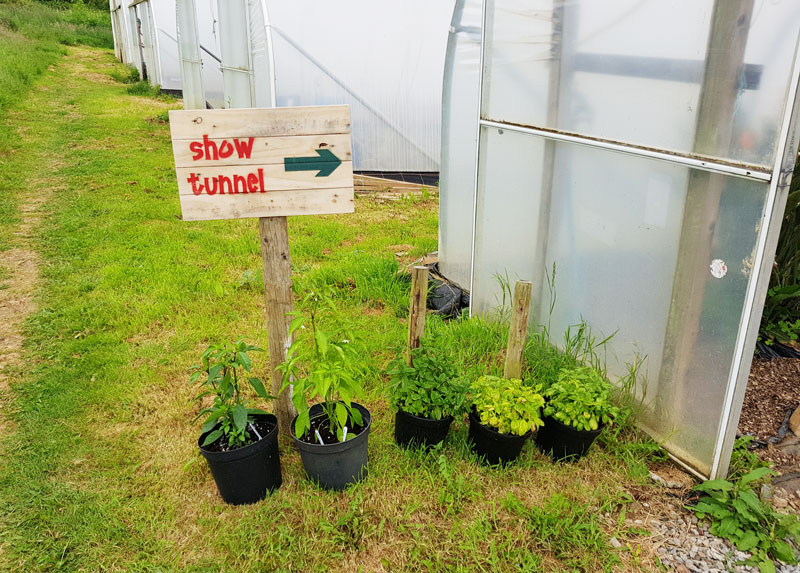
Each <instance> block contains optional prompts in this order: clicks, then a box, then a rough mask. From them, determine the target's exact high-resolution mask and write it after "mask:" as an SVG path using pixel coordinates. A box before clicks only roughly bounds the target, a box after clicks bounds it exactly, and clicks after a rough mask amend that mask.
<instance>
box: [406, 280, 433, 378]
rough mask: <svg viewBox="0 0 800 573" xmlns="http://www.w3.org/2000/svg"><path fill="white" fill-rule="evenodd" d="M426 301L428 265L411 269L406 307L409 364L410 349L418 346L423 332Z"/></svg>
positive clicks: (411, 361)
mask: <svg viewBox="0 0 800 573" xmlns="http://www.w3.org/2000/svg"><path fill="white" fill-rule="evenodd" d="M427 302H428V267H423V266H416V267H414V268H413V269H411V304H410V305H409V308H408V350H407V354H406V363H407V364H408V365H409V366H411V365H412V364H413V357H412V356H411V351H412V350H414V349H415V348H419V339H420V338H422V336H423V335H424V334H425V311H426V309H427Z"/></svg>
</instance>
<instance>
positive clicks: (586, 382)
mask: <svg viewBox="0 0 800 573" xmlns="http://www.w3.org/2000/svg"><path fill="white" fill-rule="evenodd" d="M611 390H612V386H611V383H610V382H609V381H608V380H606V379H605V378H603V376H602V375H601V374H600V373H599V372H598V371H597V370H595V369H594V368H590V367H588V366H575V367H572V368H563V369H562V370H561V371H560V372H559V374H558V381H557V382H555V383H554V384H553V385H551V386H550V387H549V388H548V389H547V390H545V392H544V395H545V397H546V398H547V404H546V405H545V407H544V414H545V416H551V417H552V418H554V419H556V420H558V421H559V422H561V423H562V424H566V425H567V426H572V427H573V428H575V429H577V430H581V431H587V432H588V431H594V430H597V429H598V428H599V427H600V426H601V425H610V424H612V423H613V422H614V419H615V418H617V417H618V416H619V415H620V409H619V408H618V407H617V406H615V405H614V403H613V402H612V401H611Z"/></svg>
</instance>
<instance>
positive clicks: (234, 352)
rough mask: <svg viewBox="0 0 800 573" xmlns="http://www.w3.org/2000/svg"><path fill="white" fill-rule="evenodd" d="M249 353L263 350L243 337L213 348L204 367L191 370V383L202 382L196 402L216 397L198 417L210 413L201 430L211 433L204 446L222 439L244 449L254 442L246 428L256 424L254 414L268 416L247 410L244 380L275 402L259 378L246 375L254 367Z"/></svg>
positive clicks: (228, 443)
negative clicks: (243, 388)
mask: <svg viewBox="0 0 800 573" xmlns="http://www.w3.org/2000/svg"><path fill="white" fill-rule="evenodd" d="M248 352H263V350H262V349H260V348H258V347H256V346H251V345H249V344H247V343H246V342H245V341H244V340H242V339H241V338H240V339H239V340H237V341H236V342H234V343H232V344H222V345H211V346H209V347H208V349H206V351H205V352H203V355H202V357H201V364H195V365H194V366H192V367H191V369H192V370H194V371H195V372H194V373H193V374H192V376H191V377H190V379H189V382H190V383H192V384H194V383H195V382H197V381H198V380H202V381H201V382H200V392H199V393H198V394H197V396H195V398H194V400H195V401H197V400H202V399H203V398H205V397H206V396H214V403H213V404H212V405H211V406H210V407H208V408H204V409H203V410H201V411H200V413H199V414H198V415H197V417H196V418H195V420H198V419H200V418H201V417H203V416H205V415H206V414H207V416H206V419H205V421H204V422H203V429H202V430H201V431H202V433H206V432H210V433H209V434H208V435H207V436H206V439H205V440H204V441H203V443H202V444H201V446H208V445H209V444H213V443H214V442H216V441H217V440H218V439H220V438H223V442H227V447H228V448H229V449H235V448H240V447H242V446H245V445H247V444H248V443H249V442H250V441H251V437H250V435H249V432H248V431H247V427H248V426H249V425H250V424H252V423H253V414H266V412H265V411H264V410H260V409H258V408H248V407H247V406H248V403H249V400H248V399H247V397H246V396H245V394H244V393H243V391H242V383H243V379H246V380H247V382H248V383H249V385H250V386H251V387H252V389H253V390H255V392H256V394H257V395H258V396H259V397H260V398H263V399H264V400H272V399H273V397H272V396H270V395H268V394H267V390H266V388H264V383H263V382H262V381H261V380H260V379H258V378H256V377H253V376H248V375H247V374H249V373H250V368H251V366H252V362H251V360H250V356H249V355H248ZM212 430H213V431H212Z"/></svg>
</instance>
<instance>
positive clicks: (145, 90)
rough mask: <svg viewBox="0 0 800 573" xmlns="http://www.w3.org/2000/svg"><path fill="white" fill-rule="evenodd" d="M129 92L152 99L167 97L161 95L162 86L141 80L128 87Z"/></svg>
mask: <svg viewBox="0 0 800 573" xmlns="http://www.w3.org/2000/svg"><path fill="white" fill-rule="evenodd" d="M127 92H128V93H129V94H131V95H138V96H147V97H152V98H160V97H165V96H163V95H162V93H161V86H158V85H155V86H154V85H152V84H151V83H150V82H148V81H146V80H139V81H137V82H135V83H132V84H131V85H130V86H128V89H127ZM166 97H169V96H166Z"/></svg>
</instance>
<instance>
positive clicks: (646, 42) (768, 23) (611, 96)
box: [440, 0, 800, 478]
mask: <svg viewBox="0 0 800 573" xmlns="http://www.w3.org/2000/svg"><path fill="white" fill-rule="evenodd" d="M476 24H477V26H476ZM798 31H800V7H798V6H797V5H796V4H792V3H790V2H764V1H761V0H717V1H716V2H714V1H710V0H709V1H705V2H689V1H682V0H676V1H673V2H656V1H652V0H644V1H643V0H611V1H609V2H604V3H602V7H601V6H598V5H596V4H593V3H591V2H589V1H588V0H587V1H583V0H568V1H562V0H536V1H533V2H530V1H526V2H523V1H521V0H484V2H483V3H481V2H480V1H479V0H478V1H472V0H463V1H459V2H458V4H457V7H456V11H455V14H454V17H453V23H452V25H451V37H450V43H449V47H448V60H447V63H446V68H445V86H444V94H445V97H444V110H443V146H442V148H443V154H442V190H441V206H440V266H441V268H442V270H443V272H444V273H445V274H446V275H448V276H449V277H451V278H454V279H455V280H456V282H460V283H461V284H463V285H464V286H467V284H468V285H469V290H470V293H471V303H472V307H471V310H472V312H473V313H478V314H482V313H486V312H490V311H491V310H492V309H493V308H495V307H496V305H497V301H496V298H495V297H496V295H497V294H498V289H499V287H498V286H497V285H496V284H495V283H496V281H495V279H493V278H492V276H493V275H498V274H499V275H503V274H504V273H505V274H506V275H507V276H509V277H511V278H512V279H513V278H515V277H518V278H521V279H525V280H532V281H534V285H535V286H534V302H533V312H534V316H536V317H537V318H538V319H539V320H540V321H543V322H548V321H551V320H552V322H553V326H552V327H551V328H552V330H553V331H554V332H562V331H564V330H565V329H566V327H568V325H570V324H575V322H577V321H578V320H580V319H582V318H585V319H586V320H587V322H588V323H589V324H590V325H591V326H592V327H593V328H594V329H596V330H597V331H599V332H602V333H603V334H610V333H612V332H615V331H617V335H616V336H615V338H614V339H612V343H611V345H610V348H609V349H610V350H611V354H613V356H609V373H610V374H613V375H616V376H622V375H624V373H625V363H626V362H628V361H630V360H631V359H632V357H633V355H634V354H635V352H634V350H633V349H634V348H635V346H636V345H639V351H640V353H643V354H647V355H650V357H651V359H652V360H651V363H650V370H649V374H650V376H649V378H650V380H649V384H641V385H640V386H639V388H638V397H639V398H640V399H641V401H642V405H643V409H642V413H641V415H640V419H639V421H640V423H641V424H642V426H643V427H645V429H647V430H648V431H649V432H650V433H651V434H652V435H653V436H654V437H656V438H657V439H658V440H659V441H660V442H662V443H663V445H664V446H665V447H666V448H667V450H668V451H669V452H670V453H671V454H672V455H673V456H674V457H675V458H676V459H677V460H678V461H680V462H681V463H683V464H684V465H685V466H687V467H688V468H689V469H691V470H692V471H693V472H694V473H696V474H698V475H700V476H703V477H711V478H715V477H723V476H725V474H726V472H727V467H728V463H729V459H730V454H731V450H732V447H733V442H734V438H735V434H736V428H737V424H738V419H739V414H740V411H741V406H742V401H743V398H744V391H745V387H746V384H747V377H748V373H749V370H750V363H751V359H752V354H753V349H754V346H755V342H756V337H757V333H758V327H759V321H760V317H761V312H762V309H763V303H764V300H765V296H766V291H767V288H768V284H769V277H770V271H771V268H772V263H773V256H774V253H775V248H776V244H777V240H778V233H779V229H780V224H781V213H782V212H783V209H784V207H785V204H786V198H787V193H788V188H789V182H790V178H791V173H792V169H793V167H794V164H795V159H796V157H797V151H798V136H800V131H799V128H800V125H799V123H800V120H798V113H797V106H798V102H800V98H799V96H798V82H799V81H800V52H798V46H799V45H800V44H798V38H799V37H800V35H798ZM476 56H477V58H476ZM476 59H477V61H475V60H476ZM470 142H471V146H472V148H471V149H470V148H469V146H470ZM553 261H555V262H556V264H557V267H558V272H559V274H558V276H559V278H558V279H556V281H555V289H556V292H557V293H558V294H559V298H558V304H557V307H556V308H557V310H555V311H554V314H553V315H551V316H549V318H548V309H549V306H550V298H551V296H553V293H549V292H548V289H547V286H548V278H552V277H548V275H547V273H546V269H547V268H550V266H551V265H552V263H553ZM559 280H560V281H561V282H559ZM564 293H566V295H564ZM648 385H649V387H648Z"/></svg>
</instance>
